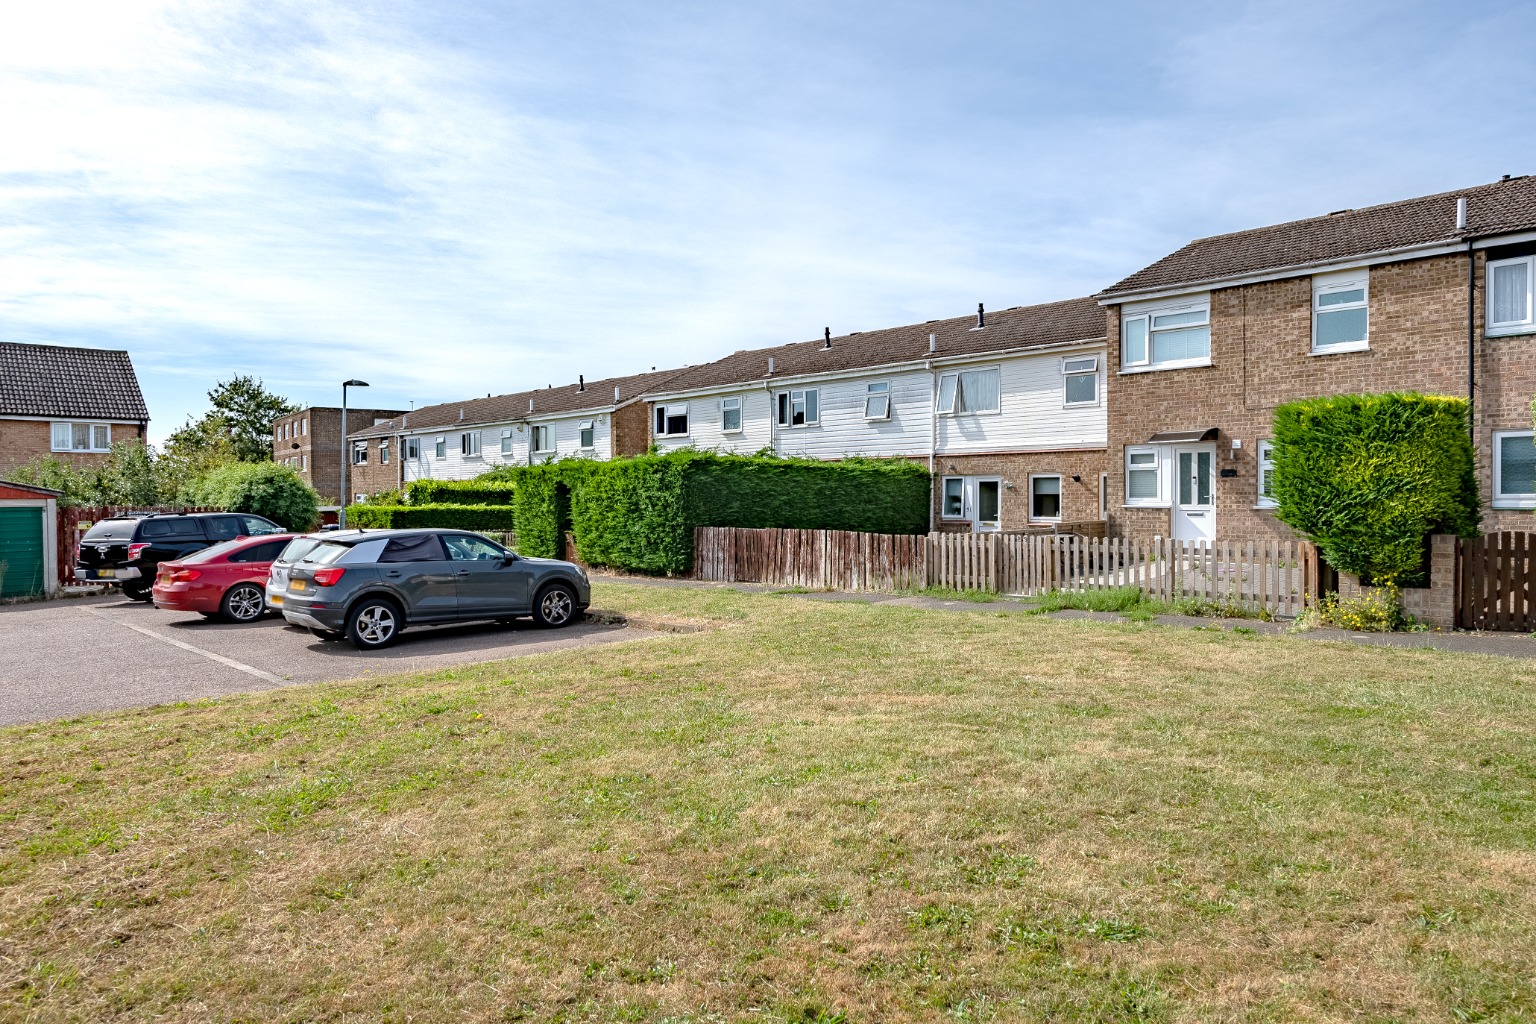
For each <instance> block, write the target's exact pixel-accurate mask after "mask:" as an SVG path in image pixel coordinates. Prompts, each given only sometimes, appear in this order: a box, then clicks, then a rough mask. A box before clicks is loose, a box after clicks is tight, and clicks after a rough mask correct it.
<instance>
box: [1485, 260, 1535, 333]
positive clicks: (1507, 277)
mask: <svg viewBox="0 0 1536 1024" xmlns="http://www.w3.org/2000/svg"><path fill="white" fill-rule="evenodd" d="M1529 271H1530V267H1529V265H1528V264H1525V263H1508V264H1505V265H1504V266H1502V267H1494V268H1493V322H1494V323H1496V324H1519V323H1524V322H1525V321H1527V320H1529V319H1530V310H1529V306H1528V302H1527V300H1528V298H1529V292H1530V288H1529V285H1528V284H1527V283H1526V275H1527V274H1528V273H1529Z"/></svg>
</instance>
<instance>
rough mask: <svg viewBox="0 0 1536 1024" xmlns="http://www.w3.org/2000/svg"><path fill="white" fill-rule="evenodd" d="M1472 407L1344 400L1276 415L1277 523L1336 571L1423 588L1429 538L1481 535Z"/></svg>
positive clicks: (1449, 402) (1449, 401)
mask: <svg viewBox="0 0 1536 1024" xmlns="http://www.w3.org/2000/svg"><path fill="white" fill-rule="evenodd" d="M1467 415H1468V411H1467V401H1466V399H1464V398H1448V397H1440V396H1435V395H1421V394H1416V393H1403V394H1385V395H1338V396H1335V397H1332V398H1311V399H1306V400H1304V401H1299V402H1290V403H1288V404H1286V405H1282V406H1280V407H1279V408H1278V409H1276V410H1275V421H1274V455H1273V459H1274V465H1275V469H1274V476H1273V478H1272V484H1271V488H1272V493H1273V495H1274V497H1275V500H1276V501H1277V502H1278V503H1279V508H1278V509H1277V510H1276V515H1277V516H1278V517H1279V519H1280V520H1281V522H1284V523H1287V524H1289V525H1290V526H1292V527H1294V528H1295V529H1296V530H1298V531H1299V532H1301V533H1302V534H1303V535H1305V536H1306V537H1307V538H1308V539H1309V540H1311V541H1313V542H1314V543H1315V544H1317V546H1318V548H1319V549H1321V551H1322V553H1323V557H1324V558H1326V559H1327V560H1328V562H1329V564H1330V565H1332V566H1333V567H1334V568H1336V569H1340V570H1342V571H1344V572H1349V573H1355V574H1357V575H1359V576H1361V577H1362V578H1364V579H1367V580H1370V581H1372V582H1377V583H1383V584H1396V585H1404V584H1409V585H1414V584H1419V583H1422V582H1423V574H1424V551H1425V538H1426V537H1428V535H1429V534H1431V533H1455V534H1458V535H1460V536H1463V537H1475V536H1477V530H1478V525H1479V523H1480V521H1481V516H1480V513H1479V496H1478V488H1477V477H1476V473H1475V470H1474V460H1473V452H1472V441H1471V437H1470V436H1469V434H1468V431H1467Z"/></svg>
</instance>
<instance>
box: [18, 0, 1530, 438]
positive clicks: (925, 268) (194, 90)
mask: <svg viewBox="0 0 1536 1024" xmlns="http://www.w3.org/2000/svg"><path fill="white" fill-rule="evenodd" d="M1532 52H1536V4H1532V3H1526V2H1518V0H1517V2H1514V3H1505V4H1498V5H1492V4H1489V5H1468V4H1461V3H1449V2H1446V3H1416V2H1411V0H1410V2H1403V0H1396V2H1390V3H1375V2H1370V0H1363V2H1357V3H1353V4H1347V5H1346V4H1336V3H1315V4H1314V3H1305V2H1287V3H1283V4H1282V3H1272V4H1244V3H1240V2H1223V3H1208V4H1207V3H1175V4H1150V3H1149V4H1137V5H1129V4H1113V3H1103V2H1100V3H1093V4H1087V3H1078V4H1062V3H1034V2H1027V0H1015V2H999V3H991V2H975V3H963V2H956V0H948V2H908V0H879V2H836V0H816V2H809V0H805V2H802V0H781V2H775V3H760V4H745V3H738V4H722V3H719V2H710V3H705V2H700V3H688V2H672V0H649V2H647V3H639V4H637V3H634V2H633V0H628V2H609V0H591V2H572V0H561V2H543V0H539V2H506V3H472V2H459V0H433V2H431V3H372V4H368V3H358V2H352V3H340V4H333V3H329V2H326V0H303V2H299V3H287V2H284V0H261V2H257V3H243V2H220V0H203V2H198V3H181V2H175V0H110V2H102V3H97V2H68V0H59V2H56V3H36V2H32V0H0V139H3V140H4V143H3V144H0V339H3V340H7V341H22V342H38V343H49V344H70V345H88V346H98V347H110V348H125V349H127V350H128V351H129V352H130V354H131V355H132V358H133V362H134V365H135V367H136V369H137V371H138V375H139V379H140V383H141V385H142V386H143V388H144V392H145V397H146V399H147V400H148V402H149V407H150V414H151V416H152V417H153V420H152V423H151V429H150V435H151V439H152V440H153V441H156V442H158V441H161V440H163V439H164V437H165V436H166V435H167V434H169V433H170V432H171V431H172V430H174V429H175V428H176V427H177V426H179V425H180V424H181V423H182V422H184V421H185V420H186V419H187V418H188V417H189V416H197V415H201V413H202V412H203V411H204V410H205V409H206V408H207V399H206V392H207V391H208V389H209V388H211V387H212V386H213V385H214V384H215V382H217V381H219V380H224V379H228V378H229V377H232V376H234V375H236V374H251V375H253V376H257V377H260V378H262V379H263V380H264V381H265V382H266V384H267V386H268V387H269V388H271V389H272V390H274V391H276V392H277V393H279V394H282V395H285V396H287V397H288V398H289V399H290V400H292V401H294V402H297V403H299V404H303V405H336V404H339V400H340V393H339V392H340V382H341V381H342V380H345V379H347V378H349V377H350V378H361V379H363V380H366V381H368V382H369V383H370V385H371V387H370V388H369V389H368V390H366V391H355V392H353V397H352V402H353V404H354V405H366V406H373V407H379V408H401V409H406V408H410V407H411V406H412V404H414V405H415V406H418V407H419V406H421V405H428V404H432V403H435V402H440V401H454V400H459V399H463V398H468V397H474V396H477V395H482V394H487V393H496V394H500V393H504V392H509V391H518V390H523V389H526V388H532V387H542V386H544V385H546V384H564V383H571V382H574V381H575V379H576V376H577V375H578V374H583V375H585V376H586V377H587V378H588V379H589V380H591V379H597V378H602V377H607V376H616V375H620V374H627V373H635V372H640V371H643V370H648V369H650V368H651V367H653V366H656V367H661V368H666V367H669V366H682V365H686V364H691V363H699V362H705V361H708V360H711V359H715V358H718V357H720V356H723V355H727V354H729V353H730V352H732V351H735V350H737V349H741V348H751V347H756V346H761V345H776V344H782V343H785V342H791V341H800V340H810V339H813V338H817V337H819V336H820V335H821V332H822V329H823V327H830V328H831V329H832V331H833V333H834V334H843V333H847V332H849V331H859V330H872V329H876V328H880V327H890V326H896V325H900V324H905V323H915V322H921V321H923V320H929V319H937V318H941V317H950V316H963V315H967V314H968V313H970V312H974V310H975V308H976V303H978V302H983V303H985V304H986V305H987V307H988V308H991V309H997V308H1004V307H1008V306H1017V305H1025V304H1030V303H1035V302H1047V301H1052V300H1055V299H1062V298H1070V297H1073V296H1078V295H1086V294H1092V293H1093V292H1095V291H1097V290H1099V289H1101V288H1104V287H1106V286H1108V285H1110V284H1112V283H1114V282H1115V281H1117V280H1119V279H1120V278H1121V277H1124V276H1125V275H1127V274H1129V273H1131V272H1132V271H1134V270H1136V269H1138V268H1140V267H1142V266H1144V265H1146V264H1148V263H1150V262H1152V261H1153V260H1155V259H1157V258H1159V257H1160V256H1162V255H1164V254H1166V253H1168V252H1170V251H1172V250H1174V249H1176V248H1178V247H1179V246H1180V245H1182V244H1183V243H1184V242H1186V241H1188V240H1190V239H1192V238H1198V237H1203V236H1206V235H1211V234H1217V233H1221V232H1224V231H1232V230H1238V229H1242V228H1247V227H1255V226H1259V225H1262V224H1271V223H1277V222H1281V221H1286V220H1292V219H1295V218H1298V217H1306V216H1314V215H1317V214H1322V213H1327V212H1329V211H1330V210H1336V209H1343V208H1349V207H1358V206H1365V205H1370V204H1372V203H1378V202H1389V201H1392V200H1395V199H1402V198H1408V197H1411V196H1415V195H1424V194H1427V193H1433V192H1441V191H1449V190H1452V189H1456V188H1461V187H1466V186H1469V185H1473V184H1479V183H1483V182H1488V181H1493V180H1496V179H1497V178H1498V177H1499V176H1500V175H1502V174H1523V173H1528V172H1536V152H1533V147H1532V145H1531V141H1530V140H1531V139H1532V138H1536V103H1532V102H1531V101H1530V97H1532V96H1536V62H1533V61H1531V60H1529V59H1526V57H1525V56H1523V55H1528V54H1530V53H1532ZM1522 96H1523V97H1526V98H1525V99H1523V100H1522V99H1521V97H1522Z"/></svg>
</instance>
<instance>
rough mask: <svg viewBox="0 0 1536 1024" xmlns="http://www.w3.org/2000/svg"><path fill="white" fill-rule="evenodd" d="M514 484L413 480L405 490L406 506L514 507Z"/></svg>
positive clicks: (477, 480)
mask: <svg viewBox="0 0 1536 1024" xmlns="http://www.w3.org/2000/svg"><path fill="white" fill-rule="evenodd" d="M512 490H513V488H512V483H511V482H510V481H499V480H487V479H486V478H485V477H483V476H482V477H480V478H478V479H475V480H413V481H411V482H410V483H409V484H406V486H405V493H406V499H405V500H406V502H407V503H408V504H411V505H510V504H512Z"/></svg>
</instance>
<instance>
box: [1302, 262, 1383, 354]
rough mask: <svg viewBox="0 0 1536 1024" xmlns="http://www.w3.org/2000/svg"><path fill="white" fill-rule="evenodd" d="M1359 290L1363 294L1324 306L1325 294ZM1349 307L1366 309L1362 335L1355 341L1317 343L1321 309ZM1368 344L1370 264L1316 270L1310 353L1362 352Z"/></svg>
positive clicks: (1322, 311)
mask: <svg viewBox="0 0 1536 1024" xmlns="http://www.w3.org/2000/svg"><path fill="white" fill-rule="evenodd" d="M1356 290H1358V291H1360V292H1361V293H1362V296H1361V298H1360V301H1358V302H1343V303H1339V304H1338V305H1332V306H1326V307H1325V306H1323V305H1322V299H1323V296H1325V295H1334V294H1337V293H1338V292H1350V291H1356ZM1350 309H1363V310H1365V337H1364V338H1361V339H1358V340H1355V341H1341V342H1338V343H1336V344H1333V345H1323V344H1319V342H1318V340H1317V319H1318V317H1319V316H1321V315H1323V314H1324V313H1341V312H1344V311H1345V310H1350ZM1370 347H1371V270H1370V268H1369V267H1361V268H1359V269H1358V270H1343V271H1340V272H1338V273H1336V274H1316V275H1314V276H1313V278H1312V354H1313V355H1315V356H1325V355H1333V354H1334V353H1337V352H1364V351H1366V350H1368V349H1369V348H1370Z"/></svg>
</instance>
